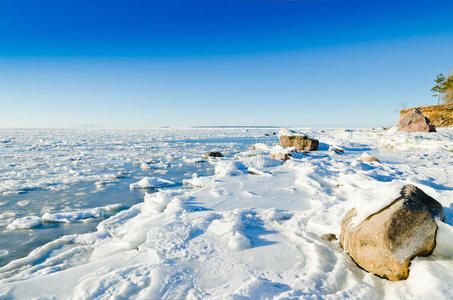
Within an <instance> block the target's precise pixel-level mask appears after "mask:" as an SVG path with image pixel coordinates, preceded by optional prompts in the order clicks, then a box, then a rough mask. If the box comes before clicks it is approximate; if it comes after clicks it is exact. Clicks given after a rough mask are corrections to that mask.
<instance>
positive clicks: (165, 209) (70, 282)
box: [0, 128, 453, 299]
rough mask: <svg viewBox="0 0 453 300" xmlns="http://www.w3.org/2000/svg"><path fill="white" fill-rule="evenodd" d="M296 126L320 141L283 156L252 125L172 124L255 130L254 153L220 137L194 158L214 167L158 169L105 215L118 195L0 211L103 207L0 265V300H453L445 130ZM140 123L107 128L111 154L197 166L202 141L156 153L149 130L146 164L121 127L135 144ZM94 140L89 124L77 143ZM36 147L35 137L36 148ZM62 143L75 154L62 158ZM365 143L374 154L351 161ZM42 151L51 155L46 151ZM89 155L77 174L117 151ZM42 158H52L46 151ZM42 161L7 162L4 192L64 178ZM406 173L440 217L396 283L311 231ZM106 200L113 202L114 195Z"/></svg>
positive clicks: (396, 187)
mask: <svg viewBox="0 0 453 300" xmlns="http://www.w3.org/2000/svg"><path fill="white" fill-rule="evenodd" d="M303 131H304V132H306V133H307V134H309V135H310V136H313V137H315V138H316V139H318V140H319V141H320V151H314V152H309V153H306V154H303V155H295V156H294V157H293V158H292V159H290V160H288V161H286V162H282V161H279V160H274V159H271V158H270V157H269V155H270V154H271V153H275V151H280V150H282V149H279V146H277V145H275V143H276V139H274V140H272V143H269V144H267V145H266V144H263V143H261V142H260V140H259V137H260V136H262V133H263V131H254V130H252V129H250V130H247V131H242V130H240V129H237V130H230V131H222V130H218V131H207V130H198V131H190V130H186V131H181V132H183V133H184V134H185V135H186V136H191V135H192V136H195V137H196V138H200V137H206V138H209V139H213V138H215V137H217V138H218V139H222V138H225V139H227V138H231V137H232V136H234V137H244V136H248V137H252V139H250V140H253V139H255V138H256V139H255V142H251V143H250V146H251V145H253V144H254V145H255V150H246V151H242V152H234V151H232V150H231V148H228V146H225V147H226V148H228V149H226V150H225V151H222V153H226V154H227V155H226V156H225V157H224V158H222V159H217V160H209V161H206V162H203V163H206V164H208V165H209V166H211V165H212V166H213V168H214V174H213V175H212V176H199V175H197V174H196V173H195V172H188V173H187V175H185V176H186V177H185V178H183V179H184V180H181V182H183V183H184V186H182V187H181V186H176V185H174V184H173V182H172V183H168V182H166V181H167V180H166V179H162V178H160V177H145V178H143V179H142V180H140V181H139V182H137V183H135V184H133V186H134V187H133V188H135V187H139V188H142V187H156V186H158V187H160V189H159V190H158V191H157V192H154V193H150V194H145V196H144V200H143V202H141V203H138V204H136V205H134V206H132V207H130V208H128V209H125V210H122V211H119V212H117V213H116V214H115V212H116V210H117V209H119V206H115V205H113V206H111V207H110V206H109V207H98V208H93V209H89V210H73V211H69V212H52V213H50V212H49V213H45V214H44V215H43V216H42V217H31V216H30V217H27V218H29V219H28V221H27V219H26V218H17V219H16V220H14V221H12V219H13V218H15V217H16V216H15V215H14V214H11V213H9V212H7V211H0V221H2V222H3V220H7V222H9V223H8V224H10V225H11V224H16V225H14V226H18V227H17V228H10V225H8V229H10V230H15V229H19V228H20V226H23V228H27V226H29V227H28V228H31V227H33V226H38V225H39V224H40V223H41V222H42V221H44V220H47V221H52V222H74V221H77V220H80V219H81V218H85V217H96V216H100V215H102V213H103V212H106V211H109V212H110V213H112V214H113V215H112V216H111V217H109V218H107V219H105V220H103V221H102V222H100V223H99V224H98V226H97V228H96V230H95V231H94V232H88V233H84V234H73V235H66V236H63V237H61V238H58V239H56V240H54V241H52V242H50V243H47V244H45V245H42V246H40V247H38V248H36V249H35V250H33V251H32V252H31V253H29V254H28V255H27V256H25V257H22V258H19V259H16V260H14V261H12V262H10V263H9V264H7V265H5V266H2V267H0V298H7V299H9V298H12V299H33V298H46V299H47V298H54V299H112V298H117V299H128V298H133V299H168V298H172V299H205V298H208V299H271V298H272V299H325V298H327V299H349V298H352V299H424V298H428V297H437V298H439V299H451V298H453V288H452V284H451V282H453V271H452V270H453V247H452V246H451V240H452V238H453V229H452V228H453V227H452V225H453V181H452V178H453V165H452V162H453V151H452V150H453V148H451V141H452V139H453V128H448V129H439V132H437V133H430V134H413V133H400V132H396V131H394V130H393V129H392V130H382V129H376V130H372V129H348V130H328V129H322V130H321V129H303ZM105 134H106V133H104V132H102V133H98V135H97V138H98V139H100V140H105ZM140 134H141V133H139V132H135V131H134V132H123V133H118V139H120V138H121V139H122V140H126V141H127V142H126V144H127V147H126V146H125V147H124V149H123V150H124V151H120V150H118V152H116V154H114V155H118V156H121V157H123V158H127V157H129V158H130V159H129V163H130V164H133V163H136V162H140V164H138V165H137V166H138V167H140V166H141V163H142V162H148V163H146V164H147V165H149V166H150V169H151V170H152V171H150V172H154V170H156V169H155V168H161V170H163V169H166V168H168V166H169V164H171V161H173V160H176V159H178V157H179V158H181V159H182V160H183V161H184V162H185V163H187V164H192V165H194V166H195V165H199V163H198V160H199V159H201V157H202V156H203V154H204V153H206V151H205V150H207V149H206V148H207V147H205V148H202V149H198V150H194V151H193V152H191V153H187V151H185V150H186V148H185V144H184V142H180V147H181V148H180V149H179V151H180V153H179V154H178V152H177V151H175V152H171V153H170V154H169V153H167V150H168V148H166V147H167V146H166V144H165V143H169V144H170V142H166V140H165V139H163V138H159V139H156V140H153V143H156V144H157V145H160V146H161V147H162V149H163V150H161V151H162V153H160V154H159V155H160V156H162V157H165V162H164V163H162V164H160V165H157V164H158V163H157V162H156V161H157V160H155V159H154V160H151V159H152V158H151V157H145V156H147V153H148V152H147V151H143V152H141V151H137V152H134V153H133V154H131V155H130V156H129V154H127V153H128V149H129V148H130V147H131V145H134V144H133V143H130V140H129V139H128V138H127V137H134V138H137V139H140V140H142V141H146V140H147V138H148V137H146V138H145V136H141V135H140ZM159 134H160V135H159V137H162V136H165V137H167V138H168V139H169V140H172V139H173V140H175V141H183V140H184V139H183V138H182V137H181V136H182V135H183V134H182V133H178V132H175V131H171V130H167V131H165V130H164V131H162V132H160V131H159ZM22 135H24V136H32V137H33V139H34V141H36V140H39V138H38V137H39V134H37V133H35V132H33V131H31V132H27V133H22ZM19 136H21V134H19ZM68 136H70V134H68V133H66V135H65V134H64V132H61V133H60V139H64V138H67V139H69V137H68ZM82 136H83V135H82ZM186 136H185V137H184V138H187V137H186ZM15 138H16V137H15V135H14V134H8V135H6V136H0V140H11V142H9V143H6V144H5V145H14V143H16V139H15ZM95 139H96V135H94V136H93V137H91V138H90V139H89V140H90V141H93V140H95ZM111 139H114V138H111ZM75 140H77V139H75ZM175 143H176V142H175ZM45 144H46V139H45V138H43V141H42V143H41V144H39V145H45ZM56 144H58V143H56V142H55V141H53V142H52V143H49V145H56ZM94 144H97V145H99V143H94ZM113 144H114V143H109V146H108V147H107V146H106V147H105V148H106V149H107V148H108V149H110V150H109V151H107V150H106V149H104V147H100V148H97V149H96V150H93V151H89V150H88V149H87V150H85V151H86V152H85V154H84V155H86V156H87V157H90V156H95V157H96V159H98V160H99V159H100V157H101V156H100V155H101V154H102V155H104V156H106V157H107V155H109V153H110V151H112V152H115V149H122V148H121V147H122V146H121V145H124V143H123V144H122V143H118V144H115V146H112V145H113ZM152 145H154V144H152ZM200 145H201V143H200ZM329 146H335V147H341V149H344V153H342V154H336V153H334V152H329V151H328V149H329ZM3 147H4V146H3ZM58 147H59V146H58ZM75 147H78V146H75ZM83 147H85V146H83ZM135 147H138V146H137V145H136V146H135ZM150 147H151V146H150ZM144 148H146V147H145V146H144ZM218 148H220V147H219V146H218V144H216V149H218ZM46 149H47V148H46ZM146 149H148V148H146ZM245 149H247V148H245ZM54 150H55V149H53V148H52V147H49V148H48V149H47V150H46V151H49V153H50V154H49V157H54V156H53V154H52V153H53V151H54ZM221 150H222V149H221ZM156 151H157V150H156ZM93 152H94V153H93ZM2 153H3V154H2V155H5V156H7V155H6V154H5V153H6V152H2ZM75 153H78V152H77V151H74V152H71V151H70V153H66V154H65V155H66V156H71V155H75ZM367 154H368V155H372V156H374V157H376V158H378V159H379V160H380V161H381V163H379V164H377V163H362V162H360V161H359V160H358V159H359V158H360V157H361V156H362V155H367ZM21 155H22V154H19V157H21ZM112 155H113V154H112ZM55 157H56V159H57V161H58V156H55ZM183 157H184V158H183ZM22 158H24V157H22ZM5 159H7V160H8V158H5ZM167 159H168V160H167ZM88 160H89V161H90V164H89V167H88V163H87V165H86V170H85V171H83V172H87V173H88V174H91V175H89V176H93V181H94V182H97V181H103V180H108V177H107V174H117V172H118V171H120V170H121V168H120V167H119V166H123V163H122V162H119V161H118V162H116V163H114V164H112V165H110V166H109V167H106V165H103V168H104V169H103V168H101V167H100V166H99V165H98V163H99V164H102V161H100V160H99V161H98V163H94V160H92V159H91V158H89V159H88ZM170 160H171V161H170ZM11 161H12V159H10V162H9V163H11ZM151 161H152V163H149V162H151ZM277 161H278V163H277ZM48 162H49V163H52V162H51V159H50V158H49V160H48ZM5 163H6V162H2V164H5ZM84 163H85V162H81V164H84ZM21 164H22V166H23V167H24V168H25V167H26V166H29V165H28V163H26V162H25V161H22V162H21ZM52 164H53V163H52ZM62 167H63V166H62ZM38 168H39V167H38ZM105 168H106V169H107V170H106V169H105ZM88 169H91V170H92V171H91V172H90V171H88ZM101 169H102V170H101ZM41 171H46V172H48V173H47V174H50V175H49V176H50V177H49V178H47V177H46V176H44V175H42V176H41V177H40V176H38V175H37V173H35V171H30V170H25V169H23V170H22V169H21V171H18V172H19V173H20V172H22V175H24V176H25V175H26V174H28V175H30V176H29V177H28V178H29V181H26V180H23V181H22V180H18V178H17V177H15V176H16V175H14V174H12V173H8V174H9V175H3V176H5V178H6V180H11V182H10V183H9V184H8V187H7V188H4V190H3V191H17V190H18V189H20V188H23V187H24V186H32V185H36V184H37V183H38V182H47V183H49V182H50V181H51V180H53V179H55V178H58V181H60V180H61V179H62V178H63V172H62V171H61V172H60V170H57V171H56V174H58V175H56V174H51V172H50V170H48V168H47V167H43V168H41ZM156 171H157V170H156ZM5 172H10V171H5ZM77 172H82V171H81V170H78V171H77ZM194 173H195V174H194ZM153 174H154V173H153ZM54 175H55V178H54V177H53V176H54ZM8 176H9V177H8ZM74 176H76V177H77V176H80V174H79V175H74ZM84 176H85V175H83V176H82V177H84ZM94 177H96V179H94ZM8 178H10V179H8ZM24 178H25V177H24ZM77 180H87V178H78V179H77ZM115 180H117V179H115ZM87 181H89V180H87ZM69 182H71V180H69ZM164 183H165V184H164ZM161 184H163V185H161ZM167 184H170V186H166V185H167ZM405 184H414V185H416V186H418V187H419V188H421V189H422V190H424V191H425V192H426V193H427V194H429V195H430V196H432V197H434V198H435V199H437V200H438V201H439V202H440V203H441V204H442V205H443V206H444V210H445V215H446V218H447V220H446V223H441V222H440V221H438V222H437V224H438V233H437V240H436V241H437V246H436V248H435V250H434V252H433V254H432V255H431V256H429V257H420V258H416V259H415V260H413V262H412V263H411V267H410V275H409V278H408V279H407V280H405V281H401V282H390V281H387V280H385V279H382V278H379V277H376V276H374V275H372V274H369V273H367V272H365V271H363V270H362V269H360V268H358V267H357V266H356V265H355V263H354V262H353V261H352V260H351V259H350V257H349V256H348V254H347V253H345V252H344V251H343V250H342V249H341V248H340V247H339V245H338V241H335V242H328V241H324V240H323V239H322V238H321V237H320V236H321V235H322V234H326V233H333V234H335V235H337V236H339V234H340V223H341V220H342V218H343V216H344V215H345V214H346V212H347V211H348V210H349V209H351V208H356V210H357V211H358V215H357V216H356V217H355V218H354V219H353V222H354V223H355V224H358V223H359V222H360V221H361V220H363V219H364V218H366V217H367V216H369V215H370V214H372V213H374V212H376V211H377V210H379V209H381V208H382V207H384V206H386V205H388V204H389V203H390V202H391V201H393V200H395V199H396V198H398V197H399V193H400V190H401V187H402V186H403V185H405ZM14 186H15V187H14ZM4 187H5V186H4ZM13 187H14V188H13ZM112 201H113V203H121V199H112ZM117 205H119V204H117ZM28 206H29V205H28ZM0 209H1V208H0ZM5 222H6V221H5ZM27 222H28V223H27ZM26 224H29V225H26ZM14 226H13V225H11V227H14ZM30 230H33V229H30ZM1 253H3V252H2V250H0V255H2V254H1ZM3 255H5V254H3Z"/></svg>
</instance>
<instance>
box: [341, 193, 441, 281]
mask: <svg viewBox="0 0 453 300" xmlns="http://www.w3.org/2000/svg"><path fill="white" fill-rule="evenodd" d="M356 214H357V212H356V210H355V209H352V210H350V211H349V212H348V213H347V214H346V216H345V217H344V219H343V221H342V223H341V237H340V245H341V246H342V247H343V248H344V249H345V250H346V251H347V252H348V253H349V255H350V256H351V258H352V259H353V260H354V261H355V262H356V263H357V265H359V266H360V267H361V268H363V269H364V270H366V271H368V272H371V273H373V274H376V275H378V276H381V277H384V278H387V279H390V280H402V279H406V278H407V277H408V276H409V265H410V262H411V260H412V259H413V258H414V257H416V256H427V255H429V254H431V252H432V251H433V249H434V247H435V245H436V231H437V224H436V222H435V218H439V219H440V220H442V221H444V220H445V215H444V211H443V207H442V205H441V204H440V203H439V202H437V201H436V200H435V199H433V198H432V197H430V196H428V195H426V194H425V193H424V192H423V191H422V190H420V189H419V188H417V187H415V186H413V185H406V186H404V187H403V189H402V190H401V196H400V197H399V198H397V199H396V200H394V201H393V202H392V203H391V204H389V205H388V206H386V207H384V208H383V209H381V210H380V211H378V212H376V213H374V214H372V215H371V216H369V217H368V218H366V219H365V220H364V221H362V222H361V223H360V224H359V225H357V226H354V225H353V223H352V219H353V217H354V216H355V215H356Z"/></svg>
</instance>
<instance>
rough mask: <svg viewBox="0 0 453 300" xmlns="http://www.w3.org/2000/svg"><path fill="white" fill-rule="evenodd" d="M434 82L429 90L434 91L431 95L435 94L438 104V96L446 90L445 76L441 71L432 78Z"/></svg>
mask: <svg viewBox="0 0 453 300" xmlns="http://www.w3.org/2000/svg"><path fill="white" fill-rule="evenodd" d="M450 77H451V76H450ZM434 82H435V83H436V85H435V86H434V87H433V88H432V89H431V92H433V93H435V94H434V95H433V97H436V96H437V104H438V105H439V104H440V97H441V95H443V94H444V92H445V91H446V86H445V82H446V80H445V76H444V75H443V74H442V73H439V75H437V77H436V79H434Z"/></svg>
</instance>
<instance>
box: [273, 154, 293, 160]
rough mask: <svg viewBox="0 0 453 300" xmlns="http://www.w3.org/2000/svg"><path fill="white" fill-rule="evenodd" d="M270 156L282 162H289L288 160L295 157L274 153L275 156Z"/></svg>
mask: <svg viewBox="0 0 453 300" xmlns="http://www.w3.org/2000/svg"><path fill="white" fill-rule="evenodd" d="M269 156H270V157H271V158H274V159H280V160H283V161H287V160H288V159H290V158H291V157H293V156H292V154H291V153H274V154H271V155H269Z"/></svg>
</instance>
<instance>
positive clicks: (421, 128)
mask: <svg viewBox="0 0 453 300" xmlns="http://www.w3.org/2000/svg"><path fill="white" fill-rule="evenodd" d="M398 130H399V131H407V132H436V128H435V127H434V125H432V124H431V122H430V121H429V119H428V118H426V117H425V116H424V115H423V114H422V113H421V112H420V110H418V109H416V108H413V109H411V110H410V111H409V112H408V113H406V114H405V115H403V116H402V117H401V118H400V120H399V122H398Z"/></svg>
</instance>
